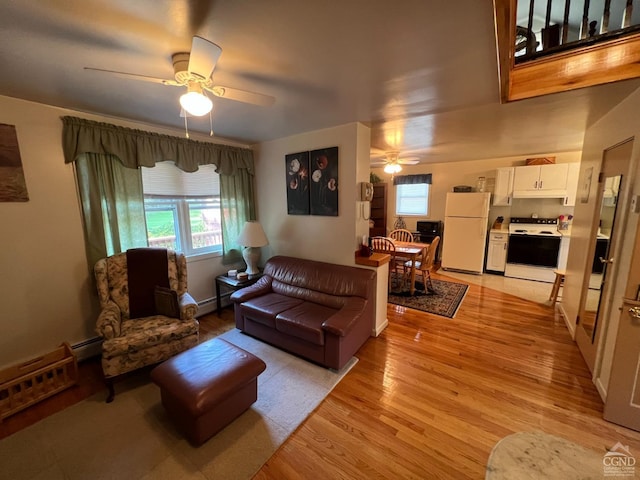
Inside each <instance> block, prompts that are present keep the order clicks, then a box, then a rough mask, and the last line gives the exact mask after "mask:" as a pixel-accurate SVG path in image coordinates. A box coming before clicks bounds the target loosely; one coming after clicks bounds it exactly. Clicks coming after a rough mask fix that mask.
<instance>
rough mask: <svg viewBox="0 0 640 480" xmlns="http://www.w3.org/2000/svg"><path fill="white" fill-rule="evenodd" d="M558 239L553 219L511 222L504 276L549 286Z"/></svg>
mask: <svg viewBox="0 0 640 480" xmlns="http://www.w3.org/2000/svg"><path fill="white" fill-rule="evenodd" d="M561 237H562V235H561V234H560V232H558V219H557V218H528V217H527V218H522V217H514V218H511V222H510V223H509V244H508V248H507V264H506V267H505V272H504V275H505V276H506V277H515V278H524V279H527V280H538V281H542V282H553V281H554V279H555V274H554V272H553V271H554V270H555V269H556V268H558V256H559V252H560V239H561Z"/></svg>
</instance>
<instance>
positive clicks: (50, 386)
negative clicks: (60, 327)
mask: <svg viewBox="0 0 640 480" xmlns="http://www.w3.org/2000/svg"><path fill="white" fill-rule="evenodd" d="M77 380H78V362H77V360H76V356H75V354H74V353H73V351H72V350H71V346H70V345H69V344H68V343H66V342H65V343H63V344H62V345H60V346H59V347H58V348H56V349H55V350H53V351H52V352H49V353H46V354H45V355H42V356H40V357H37V358H34V359H31V360H28V361H26V362H24V363H21V364H18V365H13V366H11V367H8V368H6V369H4V370H2V371H0V420H4V419H5V418H6V417H8V416H10V415H13V414H14V413H17V412H19V411H20V410H23V409H25V408H27V407H30V406H31V405H33V404H35V403H37V402H39V401H41V400H44V399H45V398H47V397H50V396H51V395H55V394H56V393H58V392H60V391H62V390H64V389H66V388H69V387H71V386H73V385H75V384H76V382H77Z"/></svg>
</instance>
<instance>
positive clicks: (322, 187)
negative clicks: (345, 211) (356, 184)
mask: <svg viewBox="0 0 640 480" xmlns="http://www.w3.org/2000/svg"><path fill="white" fill-rule="evenodd" d="M309 167H310V169H311V192H310V193H311V215H326V216H333V217H337V216H338V147H331V148H323V149H320V150H313V151H312V152H311V158H310V165H309Z"/></svg>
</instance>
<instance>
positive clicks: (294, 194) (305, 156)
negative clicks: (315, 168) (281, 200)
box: [284, 152, 310, 215]
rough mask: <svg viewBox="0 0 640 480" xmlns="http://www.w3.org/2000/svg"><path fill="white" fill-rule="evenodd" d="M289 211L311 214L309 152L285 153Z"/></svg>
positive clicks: (297, 213) (290, 212)
mask: <svg viewBox="0 0 640 480" xmlns="http://www.w3.org/2000/svg"><path fill="white" fill-rule="evenodd" d="M284 158H285V169H286V172H285V175H286V179H285V180H286V182H287V213H288V214H289V215H309V212H310V209H309V152H299V153H290V154H289V155H285V157H284Z"/></svg>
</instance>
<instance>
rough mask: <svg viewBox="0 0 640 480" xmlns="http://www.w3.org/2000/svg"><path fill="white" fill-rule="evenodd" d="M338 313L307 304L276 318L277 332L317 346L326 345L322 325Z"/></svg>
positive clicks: (330, 309) (321, 306) (280, 314)
mask: <svg viewBox="0 0 640 480" xmlns="http://www.w3.org/2000/svg"><path fill="white" fill-rule="evenodd" d="M336 312H337V310H336V309H334V308H329V307H325V306H324V305H318V304H317V303H312V302H305V303H302V304H300V305H298V306H296V307H293V308H291V309H289V310H286V311H284V312H282V313H279V314H278V316H277V317H276V330H278V331H279V332H281V333H284V334H285V335H291V336H292V337H297V338H300V339H302V340H305V341H307V342H311V343H314V344H316V345H324V331H323V329H322V323H323V322H324V321H325V320H326V319H327V318H329V317H331V316H332V315H333V314H335V313H336Z"/></svg>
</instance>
